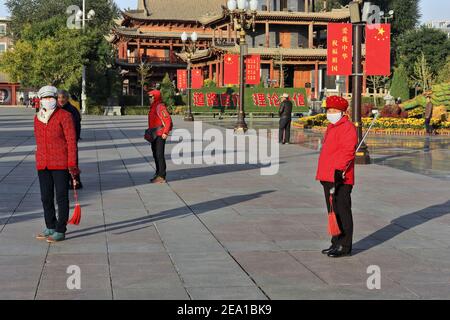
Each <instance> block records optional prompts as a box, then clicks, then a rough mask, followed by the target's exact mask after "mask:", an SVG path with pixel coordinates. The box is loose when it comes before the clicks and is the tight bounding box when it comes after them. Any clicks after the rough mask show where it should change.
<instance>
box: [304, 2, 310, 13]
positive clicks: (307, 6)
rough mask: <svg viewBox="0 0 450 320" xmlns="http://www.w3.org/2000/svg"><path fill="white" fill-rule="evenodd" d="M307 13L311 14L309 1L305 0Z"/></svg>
mask: <svg viewBox="0 0 450 320" xmlns="http://www.w3.org/2000/svg"><path fill="white" fill-rule="evenodd" d="M305 12H309V0H305Z"/></svg>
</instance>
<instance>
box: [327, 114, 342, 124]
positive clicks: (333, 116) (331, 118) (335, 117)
mask: <svg viewBox="0 0 450 320" xmlns="http://www.w3.org/2000/svg"><path fill="white" fill-rule="evenodd" d="M341 119H342V112H339V113H327V120H328V121H330V122H331V123H332V124H336V123H337V122H338V121H339V120H341Z"/></svg>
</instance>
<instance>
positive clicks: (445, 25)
mask: <svg viewBox="0 0 450 320" xmlns="http://www.w3.org/2000/svg"><path fill="white" fill-rule="evenodd" d="M425 25H426V26H427V27H428V28H433V29H439V30H442V31H444V32H445V33H446V34H447V37H449V38H450V20H439V21H430V22H427V23H425Z"/></svg>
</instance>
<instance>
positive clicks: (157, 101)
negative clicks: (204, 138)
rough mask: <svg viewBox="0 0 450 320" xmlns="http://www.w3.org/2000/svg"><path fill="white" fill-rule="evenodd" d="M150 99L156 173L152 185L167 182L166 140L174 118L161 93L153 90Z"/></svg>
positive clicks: (149, 117)
mask: <svg viewBox="0 0 450 320" xmlns="http://www.w3.org/2000/svg"><path fill="white" fill-rule="evenodd" d="M148 96H149V98H150V111H149V112H148V128H149V129H151V130H153V131H154V134H155V138H154V139H153V141H152V142H151V145H152V152H153V158H154V159H155V165H156V172H155V175H154V177H153V178H152V179H151V180H150V182H151V183H165V182H166V159H165V154H164V153H165V147H166V140H167V137H168V136H169V133H170V131H171V130H172V118H171V117H170V114H169V112H168V111H167V107H166V105H165V104H164V103H163V102H162V98H161V91H159V90H152V91H150V92H149V93H148Z"/></svg>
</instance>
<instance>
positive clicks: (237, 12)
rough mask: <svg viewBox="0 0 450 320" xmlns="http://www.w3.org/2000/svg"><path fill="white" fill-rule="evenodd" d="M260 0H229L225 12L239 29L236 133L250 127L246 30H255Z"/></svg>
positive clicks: (233, 25)
mask: <svg viewBox="0 0 450 320" xmlns="http://www.w3.org/2000/svg"><path fill="white" fill-rule="evenodd" d="M258 4H259V1H258V0H250V1H247V0H237V1H236V0H228V2H227V9H226V11H225V13H226V14H227V15H228V16H229V17H230V23H231V26H232V27H233V28H235V29H236V30H239V55H240V59H239V111H238V117H237V121H236V125H235V127H234V132H235V133H245V132H246V131H247V129H248V127H247V124H246V123H245V111H244V100H245V99H244V98H245V96H244V95H245V61H244V60H245V57H246V55H247V54H248V45H247V43H246V40H245V36H246V30H248V29H252V30H253V32H254V31H255V19H256V10H258Z"/></svg>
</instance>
